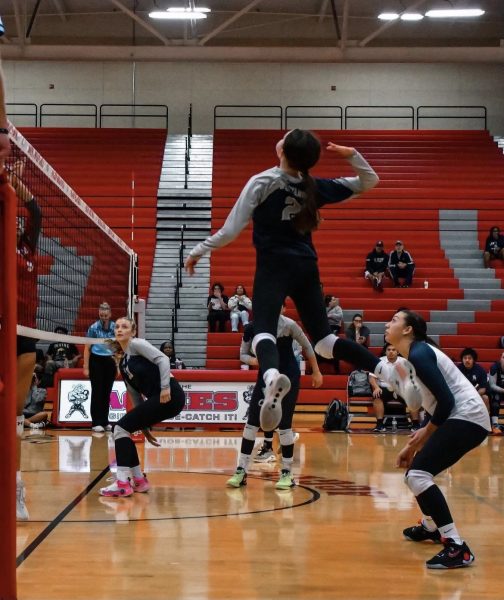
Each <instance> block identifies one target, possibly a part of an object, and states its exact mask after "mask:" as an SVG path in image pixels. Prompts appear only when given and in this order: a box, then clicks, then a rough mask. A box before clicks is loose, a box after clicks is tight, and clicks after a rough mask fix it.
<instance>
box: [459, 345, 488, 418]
mask: <svg viewBox="0 0 504 600" xmlns="http://www.w3.org/2000/svg"><path fill="white" fill-rule="evenodd" d="M460 361H461V362H460V364H458V365H457V366H458V368H459V370H460V372H461V373H462V375H464V377H465V378H466V379H468V380H469V381H470V382H471V384H472V385H473V386H474V387H475V388H476V390H477V391H478V394H479V395H480V396H481V398H482V400H483V402H484V403H485V406H486V407H487V409H488V410H490V401H489V398H488V394H487V388H488V380H487V374H486V371H485V369H484V368H483V367H482V366H481V365H478V362H477V361H478V353H477V352H476V350H475V349H474V348H464V349H463V350H462V352H461V353H460Z"/></svg>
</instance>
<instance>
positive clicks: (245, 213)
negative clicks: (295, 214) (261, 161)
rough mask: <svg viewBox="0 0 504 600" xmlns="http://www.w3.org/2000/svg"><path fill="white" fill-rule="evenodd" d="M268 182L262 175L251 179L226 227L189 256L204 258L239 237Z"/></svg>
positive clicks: (195, 248) (193, 250)
mask: <svg viewBox="0 0 504 600" xmlns="http://www.w3.org/2000/svg"><path fill="white" fill-rule="evenodd" d="M267 181H268V178H265V177H263V174H262V173H261V174H260V175H255V176H254V177H252V178H251V179H249V181H248V182H247V184H246V186H245V187H244V188H243V190H242V192H241V194H240V197H239V198H238V200H237V201H236V203H235V205H234V206H233V208H232V210H231V212H230V213H229V215H228V217H227V219H226V222H225V223H224V225H223V226H222V227H221V228H220V229H219V231H217V232H216V233H214V234H213V235H211V236H210V237H208V238H207V239H206V240H205V241H204V242H201V243H200V244H197V245H196V246H195V247H194V248H193V249H192V250H191V252H190V253H189V256H193V257H196V256H203V254H206V253H207V252H211V251H212V250H215V249H216V248H222V247H223V246H226V245H227V244H229V243H230V242H232V241H233V240H234V239H235V238H236V237H238V236H239V235H240V232H241V231H242V230H243V229H245V227H246V226H247V225H248V223H249V222H250V219H251V218H252V214H253V212H254V210H255V208H256V207H257V206H258V205H259V203H260V200H261V196H262V194H263V190H264V187H265V185H266V184H267Z"/></svg>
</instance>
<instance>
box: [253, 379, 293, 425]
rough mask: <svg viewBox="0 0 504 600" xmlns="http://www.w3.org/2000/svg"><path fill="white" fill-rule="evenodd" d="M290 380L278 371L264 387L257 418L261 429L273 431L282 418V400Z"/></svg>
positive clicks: (288, 388)
mask: <svg viewBox="0 0 504 600" xmlns="http://www.w3.org/2000/svg"><path fill="white" fill-rule="evenodd" d="M290 388H291V382H290V380H289V378H288V377H287V376H286V375H282V373H278V375H277V376H276V377H273V378H272V379H271V381H270V382H269V384H268V385H266V387H265V389H264V400H263V401H262V404H261V412H260V415H259V420H260V423H261V429H262V430H263V431H274V430H275V429H276V428H277V427H278V424H279V423H280V421H281V420H282V400H283V399H284V397H285V396H286V394H288V392H289V390H290Z"/></svg>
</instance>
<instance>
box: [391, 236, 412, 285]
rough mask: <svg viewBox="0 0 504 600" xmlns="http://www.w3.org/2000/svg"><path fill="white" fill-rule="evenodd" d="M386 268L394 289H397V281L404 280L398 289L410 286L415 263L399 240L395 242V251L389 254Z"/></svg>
mask: <svg viewBox="0 0 504 600" xmlns="http://www.w3.org/2000/svg"><path fill="white" fill-rule="evenodd" d="M388 268H389V271H390V275H391V276H392V279H393V281H394V285H395V287H399V279H404V283H403V285H402V286H400V287H403V288H408V287H410V286H411V283H412V281H413V273H414V272H415V263H414V262H413V258H412V257H411V254H410V253H409V252H407V251H406V250H405V249H404V244H403V243H402V242H401V240H397V242H396V243H395V250H394V251H393V252H391V253H390V260H389V264H388Z"/></svg>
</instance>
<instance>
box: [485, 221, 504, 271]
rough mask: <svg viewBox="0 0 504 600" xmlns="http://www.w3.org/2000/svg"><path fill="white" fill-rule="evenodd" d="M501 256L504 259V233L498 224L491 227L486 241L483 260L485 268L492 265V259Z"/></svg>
mask: <svg viewBox="0 0 504 600" xmlns="http://www.w3.org/2000/svg"><path fill="white" fill-rule="evenodd" d="M498 258H500V259H501V260H504V235H502V234H501V232H500V229H499V227H498V226H497V225H494V226H493V227H491V228H490V231H489V234H488V237H487V239H486V242H485V251H484V252H483V262H484V263H485V269H488V268H489V267H490V261H492V260H495V259H498Z"/></svg>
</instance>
